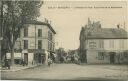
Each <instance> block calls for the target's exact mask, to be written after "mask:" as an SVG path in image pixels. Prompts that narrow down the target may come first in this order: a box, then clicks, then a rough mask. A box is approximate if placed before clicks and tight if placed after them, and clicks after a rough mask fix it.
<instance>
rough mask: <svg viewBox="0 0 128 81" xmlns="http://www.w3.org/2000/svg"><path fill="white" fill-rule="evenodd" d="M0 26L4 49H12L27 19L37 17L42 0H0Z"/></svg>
mask: <svg viewBox="0 0 128 81" xmlns="http://www.w3.org/2000/svg"><path fill="white" fill-rule="evenodd" d="M0 2H1V3H2V4H1V7H0V8H1V16H0V17H1V19H2V20H1V24H2V25H1V26H2V29H3V43H2V44H3V45H2V46H6V47H5V48H4V49H8V50H13V49H14V45H15V41H16V40H17V38H18V37H19V35H20V30H21V28H23V27H24V26H25V25H24V24H25V23H26V22H27V21H31V20H36V18H37V17H39V15H40V13H39V11H40V7H41V6H42V4H43V2H42V1H11V0H10V1H0Z"/></svg>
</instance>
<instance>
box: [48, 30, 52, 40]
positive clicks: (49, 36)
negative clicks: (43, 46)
mask: <svg viewBox="0 0 128 81" xmlns="http://www.w3.org/2000/svg"><path fill="white" fill-rule="evenodd" d="M48 39H49V40H52V33H51V32H50V31H49V32H48Z"/></svg>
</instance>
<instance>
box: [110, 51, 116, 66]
mask: <svg viewBox="0 0 128 81" xmlns="http://www.w3.org/2000/svg"><path fill="white" fill-rule="evenodd" d="M115 54H116V53H115V52H110V63H111V64H114V63H115Z"/></svg>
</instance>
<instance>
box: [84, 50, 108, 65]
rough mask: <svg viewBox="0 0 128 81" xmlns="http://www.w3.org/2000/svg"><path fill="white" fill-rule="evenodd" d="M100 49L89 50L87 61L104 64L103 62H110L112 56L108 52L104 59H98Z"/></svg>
mask: <svg viewBox="0 0 128 81" xmlns="http://www.w3.org/2000/svg"><path fill="white" fill-rule="evenodd" d="M98 52H99V51H98V50H95V51H92V50H88V51H87V63H91V64H102V63H110V58H109V55H108V54H105V55H104V59H103V60H99V59H98Z"/></svg>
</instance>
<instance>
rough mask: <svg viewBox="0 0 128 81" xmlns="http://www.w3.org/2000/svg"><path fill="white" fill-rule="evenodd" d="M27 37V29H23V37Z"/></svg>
mask: <svg viewBox="0 0 128 81" xmlns="http://www.w3.org/2000/svg"><path fill="white" fill-rule="evenodd" d="M27 36H28V28H27V27H26V28H24V37H27Z"/></svg>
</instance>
